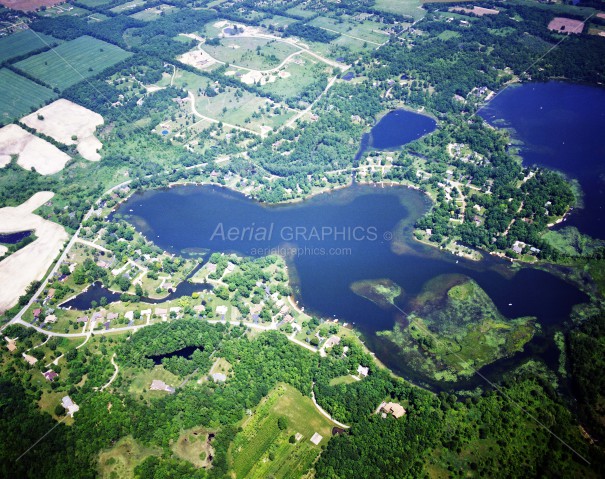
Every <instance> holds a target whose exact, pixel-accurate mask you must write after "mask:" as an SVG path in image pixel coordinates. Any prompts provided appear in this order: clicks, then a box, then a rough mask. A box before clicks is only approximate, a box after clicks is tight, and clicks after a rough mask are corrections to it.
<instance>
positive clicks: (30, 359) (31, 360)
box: [23, 353, 38, 366]
mask: <svg viewBox="0 0 605 479" xmlns="http://www.w3.org/2000/svg"><path fill="white" fill-rule="evenodd" d="M23 359H25V361H27V363H28V364H29V365H30V366H33V365H34V364H36V363H37V362H38V360H37V359H36V358H34V357H33V356H30V355H29V354H25V353H23Z"/></svg>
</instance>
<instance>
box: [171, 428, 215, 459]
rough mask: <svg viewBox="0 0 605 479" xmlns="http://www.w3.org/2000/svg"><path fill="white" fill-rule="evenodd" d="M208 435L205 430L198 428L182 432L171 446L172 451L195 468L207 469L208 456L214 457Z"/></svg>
mask: <svg viewBox="0 0 605 479" xmlns="http://www.w3.org/2000/svg"><path fill="white" fill-rule="evenodd" d="M208 433H209V431H208V430H207V429H206V428H204V427H199V426H198V427H194V428H191V429H188V430H186V431H183V432H182V434H181V435H180V436H179V438H178V439H177V441H176V442H175V443H174V444H173V445H172V451H173V452H174V453H175V454H176V455H177V456H178V457H180V458H181V459H184V460H185V461H189V462H190V463H191V464H193V465H194V466H195V467H207V466H208V465H209V461H208V458H209V456H211V455H214V452H213V450H212V446H211V442H209V437H208Z"/></svg>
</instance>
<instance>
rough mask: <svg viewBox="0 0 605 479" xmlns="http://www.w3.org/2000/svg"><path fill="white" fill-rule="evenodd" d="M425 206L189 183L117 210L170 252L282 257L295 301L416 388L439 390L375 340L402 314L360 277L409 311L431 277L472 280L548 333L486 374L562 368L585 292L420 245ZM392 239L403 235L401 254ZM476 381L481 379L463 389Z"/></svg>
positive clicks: (532, 272)
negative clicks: (356, 335)
mask: <svg viewBox="0 0 605 479" xmlns="http://www.w3.org/2000/svg"><path fill="white" fill-rule="evenodd" d="M429 206H430V205H429V201H428V199H427V198H426V196H425V195H424V194H422V193H421V192H419V191H416V190H412V189H408V188H404V187H387V188H379V187H372V186H367V185H366V186H362V185H353V186H351V187H348V188H344V189H341V190H337V191H334V192H331V193H325V194H321V195H317V196H315V197H312V198H310V199H308V200H306V201H304V202H300V203H290V204H282V205H274V206H267V205H262V204H259V203H257V202H255V201H253V200H251V199H248V198H246V197H245V196H244V195H242V194H240V193H237V192H234V191H231V190H228V189H225V188H220V187H215V186H203V187H200V186H193V185H192V186H182V187H175V188H170V189H166V190H154V191H146V192H143V193H137V194H135V195H133V196H132V197H131V198H130V199H129V200H128V201H126V202H125V203H124V204H123V205H122V206H121V207H120V209H119V210H118V212H119V213H121V214H123V215H124V217H125V218H126V219H127V220H128V221H130V222H131V223H132V224H133V225H134V226H135V227H136V228H137V229H138V230H139V231H140V232H142V233H143V234H145V236H146V237H147V238H148V239H149V240H152V241H154V242H155V243H156V244H157V245H159V246H160V247H162V248H164V249H165V250H167V251H169V252H172V253H185V254H186V253H187V251H192V250H193V251H199V250H200V249H202V250H207V251H212V252H214V251H216V252H225V253H228V252H236V253H239V254H242V255H249V256H256V257H258V256H263V255H266V254H269V253H281V254H284V255H285V256H286V257H287V258H288V263H289V265H290V275H291V280H292V284H293V287H294V290H295V295H296V298H297V300H298V301H299V302H300V303H301V304H302V305H304V306H305V308H306V311H307V312H314V313H316V314H317V315H320V316H322V317H324V318H334V317H335V318H338V319H339V320H340V321H341V322H348V323H350V324H354V325H355V327H356V328H357V329H358V330H359V331H361V332H362V333H363V335H364V338H365V340H366V342H367V344H368V346H369V347H370V348H371V349H372V351H374V352H376V354H377V356H378V358H379V359H381V360H382V361H383V362H384V363H385V364H387V365H388V366H389V367H390V368H392V369H393V370H394V371H396V372H397V373H399V374H401V375H402V376H404V377H406V378H408V379H411V380H413V381H415V382H417V383H421V384H425V385H428V386H430V387H433V388H435V389H439V388H441V387H443V385H442V384H440V383H436V382H435V381H432V380H430V379H428V378H426V377H424V376H423V375H421V374H419V373H417V372H416V371H414V370H413V369H411V368H410V367H408V365H407V364H405V362H403V361H401V360H400V359H399V357H398V352H397V351H396V350H395V348H394V347H393V346H392V344H391V343H388V342H386V341H385V340H383V339H381V338H380V337H378V336H377V335H376V332H378V331H382V330H387V329H391V328H392V327H393V325H394V323H395V321H396V320H397V319H398V317H397V314H396V313H395V312H394V311H393V310H385V309H381V308H379V307H378V306H376V305H375V304H374V303H372V302H370V301H368V300H366V299H364V298H362V297H360V296H357V295H356V294H354V293H353V292H352V291H351V289H350V285H351V283H353V282H354V281H360V280H365V279H377V278H389V279H391V280H392V281H394V282H395V283H397V284H398V285H399V286H400V287H401V288H402V289H403V290H404V291H405V293H406V296H405V297H404V298H403V299H402V300H401V301H400V302H399V306H400V307H401V308H402V309H403V310H404V311H409V308H410V305H409V304H408V303H407V302H406V298H411V297H413V296H414V295H416V294H418V293H419V292H420V291H421V289H422V286H423V285H424V284H425V283H426V282H427V281H429V280H431V279H433V278H435V277H437V276H439V275H444V274H464V275H467V276H469V277H471V278H473V279H474V280H475V281H477V283H478V284H479V285H480V286H481V287H482V288H483V289H484V290H485V291H486V292H487V294H488V295H489V296H490V297H491V298H492V300H493V301H494V303H495V304H496V306H497V307H498V308H499V310H500V311H501V312H502V313H503V314H504V315H505V316H506V317H509V318H516V317H520V316H536V317H537V318H538V320H539V321H540V323H541V324H542V326H543V331H544V334H543V335H538V336H536V337H535V338H534V340H532V341H531V344H529V345H528V346H527V347H526V352H525V353H522V354H521V355H519V357H518V358H517V357H515V358H513V360H512V361H511V360H510V359H503V360H500V361H497V362H496V363H493V364H492V365H490V366H487V367H485V368H483V369H482V370H481V372H482V373H484V374H486V375H488V377H489V376H493V377H494V378H495V377H497V375H499V374H501V372H503V371H505V370H508V369H509V368H510V367H512V366H514V365H515V364H518V361H519V360H521V359H523V358H525V357H528V355H537V356H539V357H542V358H544V359H545V360H547V361H548V362H549V364H554V365H555V369H556V361H557V357H558V356H557V354H556V349H555V350H554V352H553V348H554V345H553V342H552V334H553V329H552V328H555V327H557V325H560V324H561V323H562V322H563V321H565V320H567V319H568V317H569V313H570V311H571V308H572V306H573V305H574V304H577V303H580V302H583V301H585V300H586V296H585V295H584V294H582V293H581V292H579V291H578V290H577V289H576V288H575V287H573V286H571V285H569V284H568V283H566V282H564V281H562V280H561V279H558V278H557V277H555V276H553V275H551V274H548V273H546V272H543V271H540V270H536V269H529V268H524V269H521V270H519V271H518V272H516V273H515V272H513V271H511V269H510V267H509V266H508V263H506V262H504V261H501V260H496V259H493V258H487V259H485V260H484V261H481V262H479V263H477V262H473V261H467V260H463V259H460V258H457V257H454V256H451V255H449V254H446V253H442V252H440V251H438V250H436V249H434V248H431V247H428V246H424V245H421V244H419V243H418V242H416V241H414V240H413V239H412V237H411V231H412V225H413V223H414V221H415V220H416V219H417V218H418V217H419V216H421V215H422V214H424V213H425V212H426V211H427V209H428V208H429ZM392 238H398V242H397V244H398V248H394V247H393V246H394V245H393V239H392ZM394 250H396V251H397V253H396V252H394ZM553 362H554V363H553ZM479 383H480V380H479V379H478V378H476V377H475V378H473V379H472V380H470V381H467V382H465V383H464V386H468V387H473V386H474V385H477V384H479ZM461 385H462V383H460V384H459V385H458V386H461Z"/></svg>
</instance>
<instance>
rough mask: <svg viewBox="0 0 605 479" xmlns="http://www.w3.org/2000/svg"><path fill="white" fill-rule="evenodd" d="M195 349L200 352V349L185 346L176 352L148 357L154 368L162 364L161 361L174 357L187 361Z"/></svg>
mask: <svg viewBox="0 0 605 479" xmlns="http://www.w3.org/2000/svg"><path fill="white" fill-rule="evenodd" d="M196 349H200V350H202V348H201V347H197V346H187V347H186V348H183V349H179V350H177V351H172V352H171V353H166V354H157V355H155V356H149V359H151V360H152V361H153V363H154V364H155V365H156V366H158V365H160V364H162V359H167V358H173V357H175V356H179V357H181V358H185V359H189V358H190V357H191V355H192V354H193V353H194V352H195V351H196Z"/></svg>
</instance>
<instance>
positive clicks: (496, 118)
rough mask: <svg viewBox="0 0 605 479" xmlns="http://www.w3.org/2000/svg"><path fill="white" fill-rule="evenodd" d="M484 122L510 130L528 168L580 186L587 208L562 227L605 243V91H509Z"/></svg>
mask: <svg viewBox="0 0 605 479" xmlns="http://www.w3.org/2000/svg"><path fill="white" fill-rule="evenodd" d="M480 114H481V116H482V117H483V118H484V119H486V120H487V121H488V122H489V123H491V124H493V125H494V126H498V127H506V128H510V129H511V131H512V134H513V137H514V139H515V140H517V141H520V142H522V146H521V152H520V154H521V156H522V157H523V163H524V164H525V165H533V164H536V165H541V166H546V167H549V168H552V169H556V170H560V171H562V172H564V173H565V174H566V175H568V176H569V177H571V178H575V179H577V180H578V181H579V183H580V186H581V188H582V191H583V193H584V197H583V208H580V209H578V208H577V209H575V210H574V212H573V213H572V214H571V215H570V216H569V218H568V219H567V221H565V222H564V223H563V225H564V226H576V227H577V228H578V229H579V230H580V231H582V232H583V233H586V234H589V235H591V236H594V237H597V238H601V239H605V135H604V134H603V132H604V131H605V89H603V88H595V87H589V86H584V85H574V84H569V83H561V82H549V83H526V84H523V85H520V86H514V87H510V88H507V89H506V90H504V91H503V92H502V93H500V94H499V95H498V96H496V97H495V98H494V99H493V100H492V101H490V102H489V103H488V105H487V106H486V107H484V108H483V109H482V110H481V113H480Z"/></svg>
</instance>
